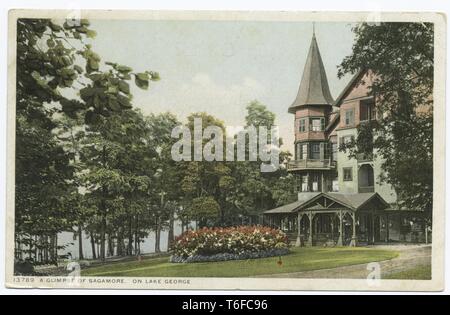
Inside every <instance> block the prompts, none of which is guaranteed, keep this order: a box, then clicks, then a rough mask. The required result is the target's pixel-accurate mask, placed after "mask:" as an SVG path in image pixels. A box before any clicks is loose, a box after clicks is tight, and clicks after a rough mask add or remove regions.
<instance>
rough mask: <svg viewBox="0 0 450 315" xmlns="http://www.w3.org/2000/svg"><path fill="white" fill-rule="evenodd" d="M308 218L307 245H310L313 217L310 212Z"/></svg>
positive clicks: (311, 242) (311, 241)
mask: <svg viewBox="0 0 450 315" xmlns="http://www.w3.org/2000/svg"><path fill="white" fill-rule="evenodd" d="M308 219H309V235H308V245H309V246H312V245H313V219H314V216H313V214H312V212H309V213H308Z"/></svg>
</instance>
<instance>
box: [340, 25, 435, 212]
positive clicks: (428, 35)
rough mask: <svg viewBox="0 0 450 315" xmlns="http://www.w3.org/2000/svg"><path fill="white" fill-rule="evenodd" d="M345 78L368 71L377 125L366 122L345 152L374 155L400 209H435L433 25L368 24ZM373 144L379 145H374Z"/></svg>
mask: <svg viewBox="0 0 450 315" xmlns="http://www.w3.org/2000/svg"><path fill="white" fill-rule="evenodd" d="M353 31H354V33H355V42H354V45H353V51H352V53H351V55H349V56H347V57H346V58H345V59H344V60H343V62H342V63H341V65H340V68H339V76H343V75H344V74H346V73H356V72H357V71H360V70H361V69H363V70H368V71H370V72H371V73H372V74H373V77H374V80H373V82H372V84H371V86H370V94H371V95H373V96H374V97H375V99H376V109H377V112H378V115H377V121H374V122H371V123H368V124H360V126H359V127H358V139H356V140H355V141H352V142H349V143H348V144H347V145H345V146H342V147H341V148H340V150H344V151H345V150H349V152H350V153H351V154H353V155H355V154H357V153H367V151H369V153H371V150H372V148H373V150H374V153H375V154H376V155H378V156H379V157H380V158H381V161H382V165H381V167H382V169H383V171H384V173H383V174H382V176H381V177H380V179H379V180H381V181H384V182H386V183H388V184H391V185H392V186H393V188H394V189H395V190H396V192H397V194H398V197H399V205H400V206H401V207H406V208H410V209H423V210H426V211H431V209H432V200H433V176H432V174H433V154H432V152H433V99H432V92H433V73H434V54H433V50H434V42H433V37H434V31H433V25H432V24H431V23H381V24H379V25H373V24H368V23H362V24H360V25H358V26H356V27H355V28H354V29H353ZM372 140H373V141H372Z"/></svg>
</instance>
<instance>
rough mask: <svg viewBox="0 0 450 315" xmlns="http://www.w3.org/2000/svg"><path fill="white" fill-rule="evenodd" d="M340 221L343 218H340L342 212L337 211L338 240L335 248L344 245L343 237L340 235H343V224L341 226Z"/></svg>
mask: <svg viewBox="0 0 450 315" xmlns="http://www.w3.org/2000/svg"><path fill="white" fill-rule="evenodd" d="M342 219H343V217H342V210H339V238H338V243H337V246H342V245H343V244H344V241H343V235H342V234H344V233H343V232H344V228H343V224H342V223H343V222H342Z"/></svg>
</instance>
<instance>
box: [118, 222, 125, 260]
mask: <svg viewBox="0 0 450 315" xmlns="http://www.w3.org/2000/svg"><path fill="white" fill-rule="evenodd" d="M123 248H124V246H123V230H122V228H119V230H118V232H117V256H123Z"/></svg>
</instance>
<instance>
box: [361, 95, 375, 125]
mask: <svg viewBox="0 0 450 315" xmlns="http://www.w3.org/2000/svg"><path fill="white" fill-rule="evenodd" d="M375 118H376V112H375V102H374V101H373V99H370V100H363V101H361V103H360V107H359V120H360V121H369V120H372V119H375Z"/></svg>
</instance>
